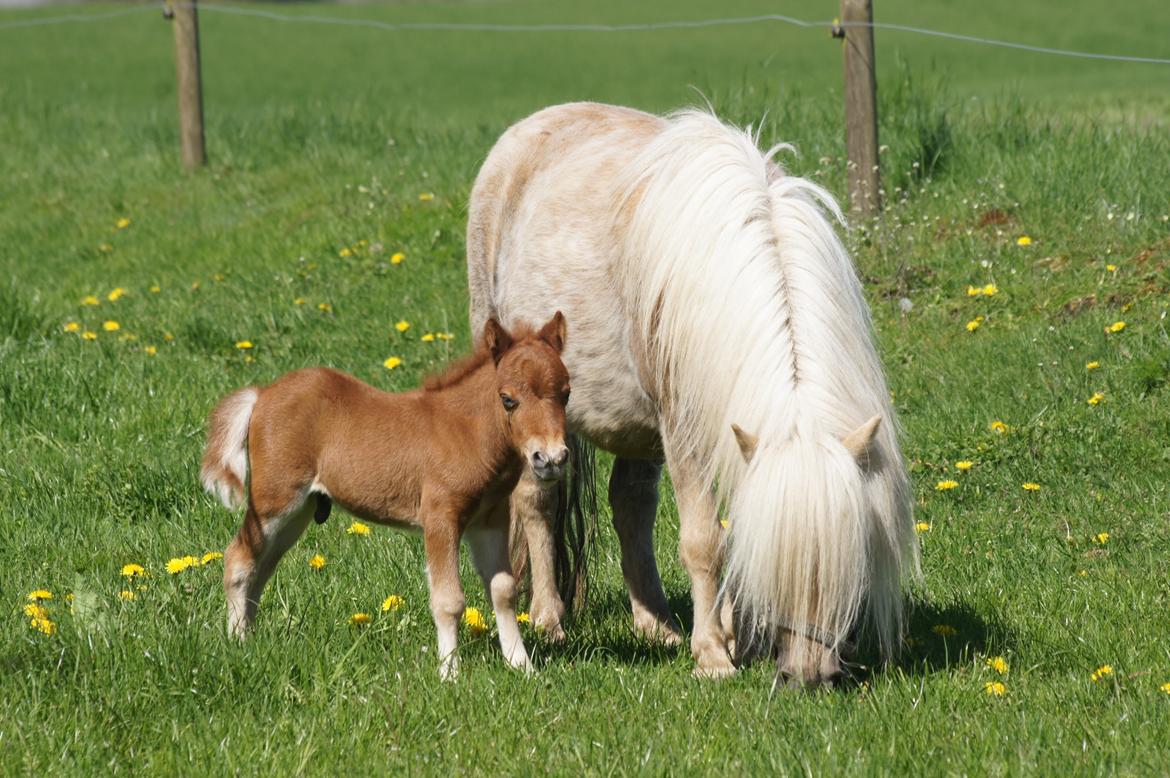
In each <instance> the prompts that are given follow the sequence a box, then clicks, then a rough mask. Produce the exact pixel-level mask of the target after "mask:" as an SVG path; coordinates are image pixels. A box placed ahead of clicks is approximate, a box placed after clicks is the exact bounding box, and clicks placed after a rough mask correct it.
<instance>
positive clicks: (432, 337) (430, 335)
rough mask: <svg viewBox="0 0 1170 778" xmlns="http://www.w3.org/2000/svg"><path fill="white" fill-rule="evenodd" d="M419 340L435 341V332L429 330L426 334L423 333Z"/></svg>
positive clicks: (424, 341)
mask: <svg viewBox="0 0 1170 778" xmlns="http://www.w3.org/2000/svg"><path fill="white" fill-rule="evenodd" d="M419 340H421V341H422V342H423V343H434V342H435V333H433V332H428V333H426V334H425V335H423V336H422V337H421V338H419Z"/></svg>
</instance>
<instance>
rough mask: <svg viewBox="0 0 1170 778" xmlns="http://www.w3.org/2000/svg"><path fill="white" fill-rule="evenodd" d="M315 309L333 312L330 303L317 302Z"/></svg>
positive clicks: (322, 311)
mask: <svg viewBox="0 0 1170 778" xmlns="http://www.w3.org/2000/svg"><path fill="white" fill-rule="evenodd" d="M317 310H318V311H321V313H332V312H333V304H332V303H317Z"/></svg>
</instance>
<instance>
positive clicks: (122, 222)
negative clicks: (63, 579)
mask: <svg viewBox="0 0 1170 778" xmlns="http://www.w3.org/2000/svg"><path fill="white" fill-rule="evenodd" d="M129 226H130V220H129V219H127V218H126V217H125V216H123V217H122V218H121V219H118V221H116V222H114V227H115V228H116V229H119V230H124V229H126V228H127V227H129Z"/></svg>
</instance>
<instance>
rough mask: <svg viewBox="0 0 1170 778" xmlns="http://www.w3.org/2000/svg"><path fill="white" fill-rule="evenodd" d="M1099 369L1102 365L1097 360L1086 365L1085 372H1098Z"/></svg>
mask: <svg viewBox="0 0 1170 778" xmlns="http://www.w3.org/2000/svg"><path fill="white" fill-rule="evenodd" d="M1099 367H1101V363H1100V362H1098V361H1097V360H1093V361H1092V362H1086V363H1085V370H1096V369H1097V368H1099Z"/></svg>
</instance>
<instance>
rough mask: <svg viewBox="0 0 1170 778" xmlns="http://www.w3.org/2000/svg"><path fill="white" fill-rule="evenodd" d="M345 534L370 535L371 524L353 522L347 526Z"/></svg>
mask: <svg viewBox="0 0 1170 778" xmlns="http://www.w3.org/2000/svg"><path fill="white" fill-rule="evenodd" d="M345 534H346V535H369V534H370V526H369V525H368V524H362V523H361V522H360V521H355V522H354V523H353V524H350V525H349V526H348V527H347V528H346V530H345Z"/></svg>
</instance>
